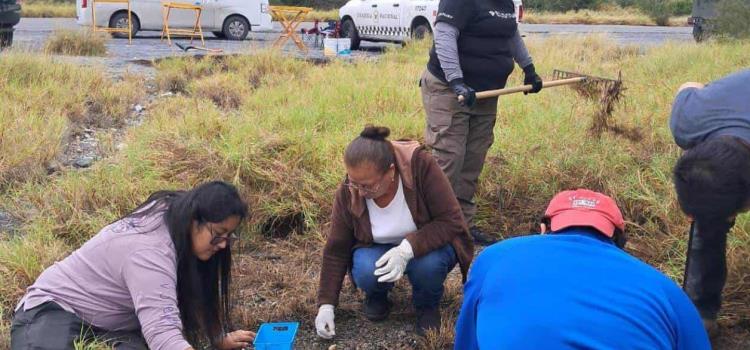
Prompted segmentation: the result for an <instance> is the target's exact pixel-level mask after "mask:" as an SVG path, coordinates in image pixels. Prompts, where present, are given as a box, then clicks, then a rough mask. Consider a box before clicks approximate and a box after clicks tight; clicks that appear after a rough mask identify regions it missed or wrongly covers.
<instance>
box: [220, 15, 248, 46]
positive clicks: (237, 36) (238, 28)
mask: <svg viewBox="0 0 750 350" xmlns="http://www.w3.org/2000/svg"><path fill="white" fill-rule="evenodd" d="M249 32H250V23H249V22H248V21H247V20H246V19H245V18H244V17H242V16H237V15H234V16H229V18H227V19H226V20H224V27H223V33H224V37H225V38H227V39H228V40H245V38H247V33H249Z"/></svg>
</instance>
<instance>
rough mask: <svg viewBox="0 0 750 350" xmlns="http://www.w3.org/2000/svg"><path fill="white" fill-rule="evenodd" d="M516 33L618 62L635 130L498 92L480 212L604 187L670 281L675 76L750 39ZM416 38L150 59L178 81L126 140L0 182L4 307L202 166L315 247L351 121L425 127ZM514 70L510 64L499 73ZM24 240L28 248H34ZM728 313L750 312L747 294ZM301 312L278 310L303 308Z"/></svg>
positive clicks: (581, 105) (643, 252)
mask: <svg viewBox="0 0 750 350" xmlns="http://www.w3.org/2000/svg"><path fill="white" fill-rule="evenodd" d="M527 44H528V47H529V51H530V52H531V54H532V55H534V58H535V65H536V66H537V71H538V72H539V73H540V74H542V75H543V76H547V77H549V76H550V75H551V72H552V70H553V69H554V68H558V69H564V70H572V71H580V72H585V73H589V74H594V75H599V76H605V77H615V76H617V74H618V73H619V72H622V76H623V79H624V81H625V86H626V88H627V91H626V93H625V99H624V101H623V103H622V104H621V105H620V106H619V108H618V109H617V110H616V111H615V113H614V115H613V121H615V122H617V123H618V124H619V125H622V126H626V127H637V128H639V129H640V131H641V133H642V135H643V139H642V140H641V141H640V142H637V143H635V142H631V141H629V140H627V139H624V138H622V137H619V136H616V135H613V134H606V133H605V134H604V135H600V136H596V135H592V134H590V133H589V131H588V129H589V126H590V124H591V122H592V116H593V115H594V113H595V111H596V108H597V106H596V105H595V104H594V103H593V102H591V101H587V100H585V99H582V98H581V97H580V96H578V95H577V94H576V93H575V92H574V91H572V90H571V89H568V88H564V87H560V88H554V89H549V90H546V91H542V92H541V93H540V94H534V95H528V96H524V95H511V96H506V97H502V98H501V99H500V103H499V117H498V122H497V125H496V127H495V143H494V145H493V146H492V148H491V149H490V153H489V157H488V160H487V164H486V166H485V170H484V172H483V175H482V177H481V182H480V189H479V194H478V201H479V203H480V206H481V210H480V212H479V213H478V220H479V223H480V225H481V226H483V227H484V228H486V229H487V230H490V231H493V232H497V233H499V234H501V235H503V236H512V235H516V234H521V233H526V232H529V231H532V230H535V229H536V228H535V225H536V222H537V219H538V218H539V215H540V214H541V213H542V211H543V210H544V208H545V205H546V203H547V202H548V201H549V199H550V198H551V197H552V195H554V194H555V193H556V192H557V191H560V190H563V189H570V188H579V187H586V188H591V189H595V190H600V191H603V192H605V193H608V194H610V195H612V196H613V197H614V198H615V199H616V200H617V201H618V203H619V204H620V205H621V207H622V208H623V211H624V214H625V217H626V218H627V220H628V230H629V232H630V233H631V237H632V241H631V245H630V251H631V252H632V253H634V254H635V255H637V256H639V257H640V258H643V259H645V260H646V261H648V262H649V263H651V264H653V265H655V266H656V267H658V268H659V269H661V270H662V271H664V272H666V273H667V274H668V275H670V276H671V277H673V278H674V279H675V280H679V279H680V278H681V274H682V273H681V271H682V267H683V264H684V259H685V256H684V254H685V245H686V239H687V234H686V233H687V228H688V222H687V219H686V218H685V217H684V215H682V214H681V213H680V210H679V208H678V206H677V203H676V199H675V195H674V192H673V188H672V183H671V180H670V177H671V167H672V166H673V164H674V162H675V161H676V159H677V157H678V156H679V154H680V151H679V149H678V148H677V147H676V146H675V145H674V144H673V141H672V139H671V135H670V133H669V130H668V126H667V124H668V116H669V112H670V107H671V103H672V99H673V97H674V94H675V92H676V89H677V87H678V86H679V85H680V84H681V83H683V82H685V81H704V82H708V81H711V80H713V79H717V78H720V77H722V76H724V75H726V74H728V73H730V72H733V71H736V70H738V69H741V68H742V67H746V66H748V65H750V56H748V55H747V54H746V53H747V52H748V50H750V43H746V42H745V43H743V42H716V43H708V44H705V45H700V46H698V45H695V44H692V43H683V44H668V45H665V46H660V47H655V48H649V49H639V48H633V47H625V48H623V47H619V46H616V45H615V44H613V43H612V42H611V40H609V39H607V38H605V37H597V36H593V37H583V38H575V37H567V36H566V37H561V38H550V39H532V40H528V41H527ZM428 45H429V43H427V42H424V43H418V44H414V45H407V46H406V47H405V48H403V49H401V48H399V49H393V50H390V51H389V52H387V53H386V54H385V55H383V56H382V57H379V58H378V59H376V60H360V61H354V62H347V61H333V62H331V63H329V64H326V65H315V64H312V63H307V62H302V61H298V60H295V59H291V58H285V57H279V56H276V55H274V54H270V53H264V54H258V55H252V56H233V57H228V58H223V59H203V60H195V59H192V58H180V59H174V60H167V61H163V62H160V63H159V65H158V70H159V73H158V76H157V78H156V81H157V85H158V86H159V88H160V89H161V90H162V91H175V92H178V93H177V94H176V95H174V96H171V97H167V98H161V99H159V100H157V101H156V102H155V103H153V104H152V105H149V106H148V110H149V115H148V118H147V119H146V120H145V122H144V123H143V124H142V125H140V126H138V127H134V128H131V129H129V130H128V132H127V134H126V135H125V139H124V141H123V142H124V144H125V147H124V148H123V149H122V151H120V152H119V153H118V154H116V155H114V156H113V157H110V158H109V159H107V160H104V161H101V162H98V163H96V164H95V165H94V166H93V167H92V168H91V169H90V170H88V171H86V172H67V173H65V174H63V175H61V176H58V177H54V178H48V179H43V180H40V181H38V182H25V183H20V184H15V185H14V186H12V187H11V188H9V189H6V190H5V191H4V192H2V194H0V203H4V204H3V208H4V209H5V210H7V211H10V212H12V213H14V214H16V215H18V216H20V217H21V218H22V219H23V222H24V225H23V226H22V228H21V229H22V231H24V232H28V233H27V236H25V237H22V238H18V239H15V240H11V241H8V242H5V243H3V244H5V246H1V247H0V251H4V253H3V254H5V255H0V267H1V268H0V282H2V284H3V285H4V286H5V288H7V290H3V291H2V293H6V294H3V296H4V299H3V302H4V303H3V305H4V307H6V308H7V307H10V306H11V305H12V303H13V302H14V300H16V298H17V297H18V296H19V295H20V294H21V291H22V290H23V288H24V287H26V285H28V283H30V282H31V281H33V279H34V278H35V277H36V276H35V274H37V273H38V272H40V271H41V268H42V267H43V266H46V265H45V264H48V263H49V262H51V261H52V260H54V258H56V257H59V255H60V254H61V253H62V252H63V251H65V250H66V249H70V248H72V247H77V246H78V245H80V244H81V243H82V242H84V241H85V240H86V239H88V238H89V237H91V235H93V234H94V233H96V232H97V231H98V230H99V229H101V228H102V227H103V226H104V225H105V224H107V223H109V222H111V221H112V220H114V219H116V218H117V217H119V216H120V215H122V214H123V213H125V212H126V211H127V210H129V209H131V208H133V207H134V206H135V205H136V204H138V203H139V202H140V201H142V200H143V199H144V198H146V196H147V195H148V194H149V193H150V192H152V191H155V190H158V189H170V188H172V189H175V188H188V187H191V186H193V185H195V184H197V183H200V182H203V181H206V180H209V179H223V180H226V181H230V182H232V183H234V184H236V185H237V186H238V188H239V189H240V191H241V192H242V194H243V196H245V198H246V199H247V200H248V201H249V203H250V206H251V211H252V213H253V215H252V217H251V218H250V219H249V225H247V227H246V228H245V230H246V231H245V232H243V234H244V235H246V237H247V235H253V236H255V235H260V234H262V233H263V232H264V231H268V230H270V229H273V224H272V223H274V222H279V221H284V220H286V219H287V218H289V217H294V216H296V215H301V216H303V217H304V222H305V225H304V226H305V228H306V232H307V235H308V237H309V238H308V239H303V241H304V242H306V243H304V244H305V246H306V247H312V248H309V249H319V247H320V244H321V242H322V241H323V237H324V236H323V235H324V230H325V227H326V223H327V220H328V219H327V218H328V215H329V213H330V207H331V202H332V197H333V193H334V190H335V188H336V186H337V185H338V184H339V182H340V181H341V180H342V179H343V177H344V167H343V164H342V155H343V150H344V148H345V146H346V145H347V143H348V142H349V141H350V140H352V139H353V138H354V137H355V136H356V135H357V134H358V133H359V131H360V130H361V129H362V127H363V125H365V124H367V123H374V124H379V125H386V126H389V127H390V128H391V129H392V135H393V136H394V138H413V139H418V140H421V139H422V133H423V128H424V123H425V121H424V118H425V116H424V111H423V108H422V102H421V98H420V95H419V88H418V85H417V84H418V80H419V77H420V74H421V73H422V72H423V70H424V67H425V64H426V61H427V52H428V49H429V47H428ZM677 52H679V54H676V53H677ZM705 62H712V64H704V63H705ZM19 64H20V63H19ZM0 67H1V65H0ZM39 74H42V73H39ZM0 76H1V75H0ZM522 80H523V76H522V73H521V72H520V69H517V70H516V71H515V72H514V73H513V75H512V76H511V78H510V80H509V83H508V85H509V86H514V85H519V84H521V83H522ZM224 98H227V100H224ZM27 108H31V107H27ZM749 228H750V225H749V223H748V221H747V218H746V217H742V218H740V223H739V224H738V225H737V227H736V228H735V230H734V231H733V233H732V235H731V237H732V239H730V242H729V254H728V260H729V284H730V285H732V286H733V287H732V290H735V289H736V290H738V291H737V292H730V293H728V294H727V296H726V300H727V301H728V302H730V303H738V304H741V305H747V302H746V300H747V299H746V298H747V297H748V296H747V295H746V293H744V292H742V291H743V290H748V287H750V285H749V284H748V283H750V279H748V271H750V266H748V261H750V260H748V259H747V256H748V252H749V251H750V248H748V243H750V234H748V232H750V231H749V230H748V229H749ZM295 242H300V241H297V240H296V241H295ZM26 247H36V252H37V254H36V255H35V256H33V258H34V259H30V254H28V253H27V252H28V251H29V250H30V249H31V248H26ZM4 256H9V257H7V258H4ZM313 278H314V277H313ZM313 293H314V290H311V291H309V293H308V294H309V295H308V294H305V295H302V296H299V298H296V297H295V298H291V299H293V300H290V301H284V302H283V303H284V305H283V306H279V307H280V308H281V307H288V310H292V311H289V313H293V312H298V311H294V310H301V309H304V307H297V306H299V305H298V304H299V303H300V300H307V299H311V298H313V296H312V294H313ZM300 298H302V299H300ZM305 298H307V299H305ZM292 303H296V304H292ZM742 303H744V304H742ZM295 305H297V306H295ZM280 310H281V309H280ZM283 310H287V309H283ZM738 310H739V311H738ZM734 312H735V314H739V315H740V316H739V317H744V318H747V310H746V309H741V310H740V309H737V308H735V309H734ZM300 315H301V314H300ZM300 315H298V314H296V313H295V314H293V315H292V314H288V313H284V314H283V315H276V316H279V317H309V315H307V316H304V315H303V316H300ZM248 317H254V316H252V315H249V316H248ZM252 321H253V322H257V321H258V319H253V320H252ZM446 336H450V334H446Z"/></svg>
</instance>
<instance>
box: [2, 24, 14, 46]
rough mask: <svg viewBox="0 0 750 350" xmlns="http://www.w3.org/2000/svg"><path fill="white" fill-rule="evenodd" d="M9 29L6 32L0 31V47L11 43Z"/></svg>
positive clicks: (11, 35) (11, 34) (11, 36)
mask: <svg viewBox="0 0 750 350" xmlns="http://www.w3.org/2000/svg"><path fill="white" fill-rule="evenodd" d="M11 30H12V29H9V30H8V31H7V32H0V49H4V48H6V47H10V46H11V45H13V32H12V31H11Z"/></svg>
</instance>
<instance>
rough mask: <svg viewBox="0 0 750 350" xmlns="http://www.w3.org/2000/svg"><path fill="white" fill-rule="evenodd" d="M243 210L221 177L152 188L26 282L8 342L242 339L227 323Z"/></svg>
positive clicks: (230, 342) (61, 345) (231, 345)
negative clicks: (183, 187) (179, 187)
mask: <svg viewBox="0 0 750 350" xmlns="http://www.w3.org/2000/svg"><path fill="white" fill-rule="evenodd" d="M246 216H247V205H246V204H245V203H244V202H243V201H242V199H241V198H240V196H239V194H238V192H237V190H236V189H235V188H234V187H233V186H232V185H230V184H227V183H224V182H218V181H217V182H210V183H206V184H203V185H200V186H198V187H196V188H194V189H193V190H190V191H161V192H156V193H154V194H152V195H151V196H150V197H149V198H148V199H147V200H146V201H145V202H144V203H143V204H141V205H140V206H138V207H137V208H135V209H134V210H133V211H132V212H131V213H130V214H127V215H125V216H124V217H123V218H121V219H119V220H117V221H115V222H114V223H112V224H110V225H109V226H107V227H105V228H104V229H102V230H101V231H100V232H99V233H98V234H97V235H95V236H94V237H93V238H91V239H90V240H89V241H88V242H86V243H85V244H84V245H83V246H82V247H81V248H79V249H78V250H76V251H75V252H73V253H72V254H71V255H70V256H68V257H67V258H65V259H63V260H62V261H60V262H57V263H55V264H54V265H52V266H50V267H49V268H47V269H46V270H45V271H44V272H43V273H42V274H41V275H40V276H39V278H38V279H37V280H36V282H35V283H34V284H33V285H32V286H31V287H29V288H28V290H27V292H26V295H25V296H24V297H23V298H22V299H21V301H20V302H19V303H18V306H17V308H16V312H15V315H14V317H13V324H12V328H11V348H12V349H13V350H16V349H74V347H75V346H76V344H80V343H82V342H86V341H89V340H92V339H95V340H97V341H103V342H106V343H108V344H109V345H110V346H112V347H114V348H115V349H118V350H124V349H149V348H150V349H154V350H160V349H169V350H186V349H192V348H193V347H195V348H200V347H203V346H205V345H207V344H211V345H212V347H215V348H219V349H235V348H242V347H245V346H247V345H248V344H249V343H250V342H251V341H252V340H253V337H254V335H253V334H252V333H251V332H248V331H242V330H238V331H234V332H230V330H231V329H230V327H231V326H230V324H229V307H230V305H231V304H230V300H229V290H230V288H229V283H230V281H231V278H230V272H231V262H232V259H231V257H232V253H231V246H232V242H233V241H235V240H236V239H237V236H236V235H235V233H234V232H235V230H236V229H237V227H238V226H239V225H240V223H241V222H242V220H243V219H244V218H245V217H246Z"/></svg>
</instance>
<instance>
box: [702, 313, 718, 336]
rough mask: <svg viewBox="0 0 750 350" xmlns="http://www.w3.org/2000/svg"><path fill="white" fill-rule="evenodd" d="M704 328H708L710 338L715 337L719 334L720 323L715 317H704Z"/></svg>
mask: <svg viewBox="0 0 750 350" xmlns="http://www.w3.org/2000/svg"><path fill="white" fill-rule="evenodd" d="M703 328H705V329H706V333H708V338H709V339H714V338H716V336H718V335H719V324H718V323H716V320H715V319H711V318H704V319H703Z"/></svg>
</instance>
